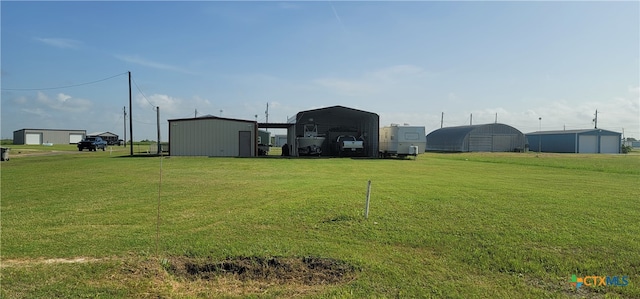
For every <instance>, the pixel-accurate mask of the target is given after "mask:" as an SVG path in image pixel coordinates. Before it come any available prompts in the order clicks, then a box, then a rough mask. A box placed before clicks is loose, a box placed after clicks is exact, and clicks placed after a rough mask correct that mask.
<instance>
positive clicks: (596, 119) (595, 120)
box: [593, 109, 598, 129]
mask: <svg viewBox="0 0 640 299" xmlns="http://www.w3.org/2000/svg"><path fill="white" fill-rule="evenodd" d="M593 121H594V122H595V126H594V127H593V128H594V129H597V128H598V109H596V118H594V119H593Z"/></svg>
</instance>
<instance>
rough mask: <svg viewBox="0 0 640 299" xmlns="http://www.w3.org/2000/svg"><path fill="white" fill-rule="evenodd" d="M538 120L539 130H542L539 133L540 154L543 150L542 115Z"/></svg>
mask: <svg viewBox="0 0 640 299" xmlns="http://www.w3.org/2000/svg"><path fill="white" fill-rule="evenodd" d="M538 121H539V125H538V131H539V132H540V134H538V154H540V152H541V151H542V117H538Z"/></svg>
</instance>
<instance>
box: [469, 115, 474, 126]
mask: <svg viewBox="0 0 640 299" xmlns="http://www.w3.org/2000/svg"><path fill="white" fill-rule="evenodd" d="M469 125H470V126H473V113H471V115H469Z"/></svg>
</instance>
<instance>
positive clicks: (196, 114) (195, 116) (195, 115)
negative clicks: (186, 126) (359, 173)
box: [193, 109, 198, 118]
mask: <svg viewBox="0 0 640 299" xmlns="http://www.w3.org/2000/svg"><path fill="white" fill-rule="evenodd" d="M197 117H198V109H196V112H195V114H194V116H193V118H197Z"/></svg>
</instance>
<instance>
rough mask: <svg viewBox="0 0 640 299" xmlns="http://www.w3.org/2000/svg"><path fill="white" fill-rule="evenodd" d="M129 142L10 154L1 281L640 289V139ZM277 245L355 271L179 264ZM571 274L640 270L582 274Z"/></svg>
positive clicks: (211, 291)
mask: <svg viewBox="0 0 640 299" xmlns="http://www.w3.org/2000/svg"><path fill="white" fill-rule="evenodd" d="M69 150H70V151H73V148H69ZM15 151H17V150H14V149H12V152H11V153H14V152H15ZM126 154H127V152H126V151H125V150H124V149H122V148H119V149H118V150H117V151H116V152H111V153H110V152H109V151H106V152H100V151H98V152H86V151H85V152H82V153H78V152H76V153H71V152H69V153H62V154H60V153H58V154H55V155H33V156H26V155H25V156H20V155H15V156H12V157H11V160H10V161H7V162H2V164H1V165H0V166H1V188H2V189H1V211H0V212H1V229H2V230H1V234H2V235H1V252H0V255H1V258H2V261H1V268H0V271H1V272H0V275H1V276H0V277H1V287H0V289H1V295H2V297H3V298H52V297H71V298H76V297H102V298H131V297H147V298H197V297H201V298H210V297H236V296H238V297H260V298H263V297H265V298H279V297H295V296H302V297H313V298H315V297H348V298H349V297H353V298H371V297H378V298H424V297H436V298H442V297H449V298H550V297H551V298H565V297H568V298H583V297H586V298H618V297H620V298H639V297H640V221H639V220H640V155H633V154H630V155H560V154H542V155H537V154H535V153H520V154H517V153H465V154H431V153H430V154H423V155H420V156H419V157H418V158H417V159H416V160H409V159H407V160H392V159H390V160H381V159H348V158H343V159H337V158H335V159H325V158H321V159H285V158H274V157H268V158H206V157H164V158H158V157H140V156H139V157H126ZM368 180H371V182H372V183H371V202H370V211H369V218H368V219H364V217H363V213H364V206H365V198H366V187H367V181H368ZM158 219H159V221H158ZM271 257H277V258H282V259H284V258H305V257H315V258H323V259H327V260H331V261H339V262H340V263H345V264H348V265H350V266H351V268H350V269H352V271H351V272H349V273H348V274H346V275H345V279H343V280H340V281H326V282H317V281H316V282H315V283H313V284H311V283H305V282H304V281H303V280H296V279H290V280H278V279H274V278H273V277H266V278H265V279H260V277H255V279H246V278H243V277H241V276H239V275H238V274H235V275H224V274H221V273H209V274H211V275H209V274H207V275H200V276H197V275H194V276H189V275H180V273H178V272H177V271H174V270H175V267H176V263H180V261H185V260H194V261H209V262H210V263H216V262H219V261H223V260H225V259H229V258H252V259H260V258H271ZM183 274H184V273H183ZM572 275H576V276H578V277H584V276H620V277H622V276H628V281H629V284H628V285H627V286H598V287H591V286H582V287H581V288H579V289H578V290H576V289H575V287H573V288H572V286H571V285H570V284H569V280H570V279H571V276H572Z"/></svg>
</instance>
